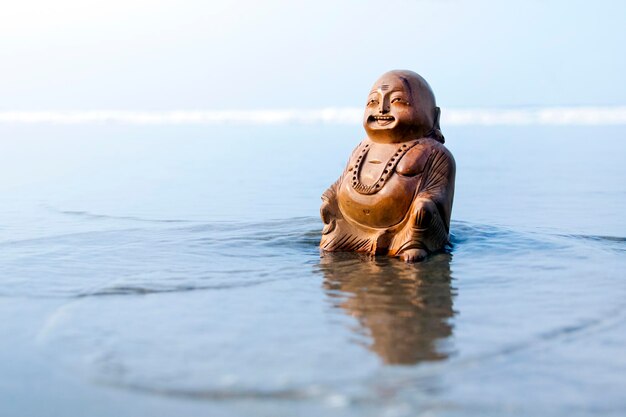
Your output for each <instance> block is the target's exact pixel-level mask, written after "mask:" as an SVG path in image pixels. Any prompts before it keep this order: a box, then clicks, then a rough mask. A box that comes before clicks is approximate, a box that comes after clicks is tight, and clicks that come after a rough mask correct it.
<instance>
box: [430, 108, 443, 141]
mask: <svg viewBox="0 0 626 417" xmlns="http://www.w3.org/2000/svg"><path fill="white" fill-rule="evenodd" d="M440 117H441V109H440V108H439V107H435V122H434V123H433V130H432V131H433V132H434V136H433V137H434V139H435V140H438V141H439V142H441V143H445V142H446V138H445V137H444V136H443V133H441V127H439V118H440Z"/></svg>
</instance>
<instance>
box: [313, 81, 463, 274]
mask: <svg viewBox="0 0 626 417" xmlns="http://www.w3.org/2000/svg"><path fill="white" fill-rule="evenodd" d="M439 114H440V110H439V107H437V106H436V104H435V96H434V94H433V92H432V90H431V89H430V86H429V85H428V83H427V82H426V80H424V79H423V78H422V77H421V76H419V75H418V74H416V73H414V72H411V71H390V72H388V73H386V74H384V75H383V76H382V77H380V79H379V80H378V81H376V83H375V84H374V87H373V88H372V91H371V92H370V94H369V97H368V99H367V105H366V107H365V116H364V120H363V126H364V127H365V131H366V132H367V137H366V138H365V139H364V140H363V141H362V142H361V143H360V144H359V145H358V146H357V147H356V149H355V150H354V151H353V152H352V155H351V156H350V159H349V161H348V165H347V167H346V169H345V170H344V172H343V174H342V175H341V177H339V179H338V180H337V181H336V182H335V183H334V184H333V185H331V186H330V188H329V189H328V190H326V192H324V194H323V195H322V200H323V203H322V207H321V209H320V212H321V216H322V221H323V222H324V228H323V230H322V241H321V243H320V248H321V249H322V250H325V251H332V252H334V251H356V252H366V253H371V254H387V255H389V256H397V257H401V258H402V259H403V260H405V261H406V262H416V261H420V260H422V259H424V258H425V257H426V255H428V254H429V253H431V252H435V251H438V250H440V249H442V248H443V247H444V246H445V245H446V243H448V235H449V230H450V212H451V211H452V199H453V196H454V176H455V163H454V158H453V157H452V154H451V153H450V152H449V151H448V150H447V149H446V147H445V146H443V143H444V137H443V135H442V133H441V131H440V128H439Z"/></svg>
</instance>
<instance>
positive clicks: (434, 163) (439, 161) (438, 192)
mask: <svg viewBox="0 0 626 417" xmlns="http://www.w3.org/2000/svg"><path fill="white" fill-rule="evenodd" d="M455 176H456V164H455V162H454V158H453V157H452V154H451V153H450V152H449V151H448V150H447V149H445V148H442V149H437V150H435V151H434V152H433V153H431V155H430V156H429V158H428V160H427V162H426V167H425V169H424V174H423V177H422V181H421V183H420V186H419V189H418V192H417V196H416V198H418V199H428V200H431V201H432V202H433V203H434V204H435V206H436V207H437V210H438V211H439V214H440V215H441V218H442V219H443V220H444V222H445V224H446V229H448V228H449V225H450V213H451V211H452V200H453V198H454V179H455Z"/></svg>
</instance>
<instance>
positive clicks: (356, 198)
mask: <svg viewBox="0 0 626 417" xmlns="http://www.w3.org/2000/svg"><path fill="white" fill-rule="evenodd" d="M416 185H417V178H416V177H402V176H400V175H398V174H394V175H391V176H390V177H389V180H388V182H387V184H385V186H384V187H383V188H382V189H381V190H380V191H379V192H377V193H376V194H371V195H364V194H360V193H358V192H357V191H356V190H354V188H352V185H351V183H350V179H349V178H346V179H344V181H342V184H341V186H340V187H339V193H338V200H339V208H340V209H341V212H342V213H343V214H344V216H346V217H348V218H349V219H350V220H352V221H354V222H356V223H359V224H362V225H365V226H368V227H379V228H386V227H391V226H394V225H396V224H398V223H400V222H401V221H402V220H403V219H404V216H405V215H406V214H407V212H408V210H409V207H410V206H411V202H412V201H413V196H414V193H415V187H416Z"/></svg>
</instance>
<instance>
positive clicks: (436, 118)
mask: <svg viewBox="0 0 626 417" xmlns="http://www.w3.org/2000/svg"><path fill="white" fill-rule="evenodd" d="M440 117H441V109H440V108H439V107H435V123H434V124H433V128H435V129H437V130H441V127H439V118H440Z"/></svg>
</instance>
